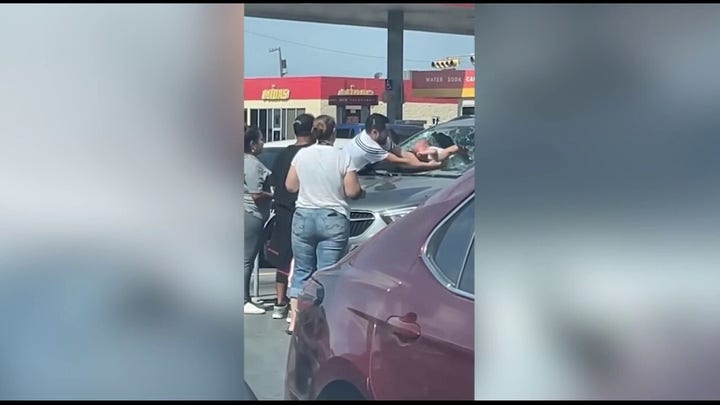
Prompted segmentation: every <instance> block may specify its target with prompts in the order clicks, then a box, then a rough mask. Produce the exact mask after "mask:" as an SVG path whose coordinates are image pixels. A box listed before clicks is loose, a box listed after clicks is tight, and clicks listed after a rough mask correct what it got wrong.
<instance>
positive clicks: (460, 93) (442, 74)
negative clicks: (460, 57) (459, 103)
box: [411, 70, 475, 98]
mask: <svg viewBox="0 0 720 405" xmlns="http://www.w3.org/2000/svg"><path fill="white" fill-rule="evenodd" d="M411 77H412V79H411V82H412V91H413V95H414V96H418V97H448V98H472V97H475V71H474V70H440V71H414V72H412V74H411Z"/></svg>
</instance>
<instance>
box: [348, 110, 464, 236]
mask: <svg viewBox="0 0 720 405" xmlns="http://www.w3.org/2000/svg"><path fill="white" fill-rule="evenodd" d="M438 137H445V138H446V139H447V138H449V139H451V140H452V142H453V143H455V144H456V145H458V146H459V147H460V148H461V149H463V150H464V153H463V154H462V155H455V156H452V157H451V158H450V159H449V160H448V162H447V164H446V165H445V166H444V167H443V168H441V169H438V170H433V171H429V172H421V173H417V172H413V171H409V170H404V169H401V168H399V167H396V166H393V165H391V164H388V163H386V162H380V163H377V164H375V165H373V166H369V167H366V168H365V169H364V170H362V171H361V172H360V182H361V184H362V186H363V188H364V189H365V190H366V191H367V194H366V196H365V197H364V198H362V199H359V200H354V201H351V202H350V210H351V213H350V221H351V222H350V248H351V249H354V248H355V247H357V246H359V245H360V244H362V243H363V242H365V241H366V240H368V239H370V238H371V237H373V235H375V234H376V233H378V232H379V231H380V230H382V229H383V228H385V227H386V226H388V225H389V224H391V223H392V222H393V221H395V220H397V219H399V218H402V217H403V216H405V215H407V214H408V213H410V212H412V211H413V210H414V209H415V208H417V207H418V206H420V205H422V204H423V203H424V202H425V201H426V200H427V199H428V198H430V196H432V195H433V194H435V193H437V192H438V191H440V190H442V189H443V188H445V187H447V186H448V185H449V184H450V183H452V181H453V180H454V179H457V178H458V177H460V176H461V175H462V174H464V173H465V172H467V171H468V170H473V169H474V167H475V165H474V155H475V118H474V117H472V116H471V117H461V118H458V119H454V120H451V121H447V122H445V123H442V124H439V125H436V126H434V127H432V128H428V129H425V130H422V131H420V132H418V133H417V134H415V135H413V136H411V137H410V138H408V139H407V140H406V141H405V142H403V143H401V144H400V147H402V148H403V149H406V150H411V149H412V147H413V146H414V145H415V143H416V142H417V141H419V140H423V139H425V140H429V141H430V143H431V144H437V142H436V139H437V138H438Z"/></svg>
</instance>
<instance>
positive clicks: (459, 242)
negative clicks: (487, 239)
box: [427, 197, 475, 288]
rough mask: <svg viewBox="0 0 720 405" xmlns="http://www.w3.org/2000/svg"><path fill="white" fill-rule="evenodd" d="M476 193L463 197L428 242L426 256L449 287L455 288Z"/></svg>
mask: <svg viewBox="0 0 720 405" xmlns="http://www.w3.org/2000/svg"><path fill="white" fill-rule="evenodd" d="M474 201H475V197H472V198H470V199H469V200H467V201H465V202H464V203H463V205H462V206H461V207H460V208H459V209H458V210H457V211H455V212H454V214H452V216H451V217H450V218H449V219H448V220H447V221H445V222H444V223H443V224H442V225H441V226H440V227H439V228H438V229H437V230H436V231H435V233H434V234H433V235H432V237H431V238H430V241H429V243H428V246H427V258H428V259H429V261H430V262H431V265H432V266H433V267H434V270H435V271H436V272H438V273H439V276H441V278H442V279H443V280H442V281H443V283H444V284H445V285H447V286H448V287H452V288H458V287H459V285H458V284H459V279H460V273H461V270H462V269H463V265H465V264H466V263H465V257H466V255H467V253H468V246H470V243H471V240H472V238H473V234H474V230H475V209H474V204H473V203H474Z"/></svg>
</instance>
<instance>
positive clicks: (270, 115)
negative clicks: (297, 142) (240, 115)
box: [245, 108, 305, 142]
mask: <svg viewBox="0 0 720 405" xmlns="http://www.w3.org/2000/svg"><path fill="white" fill-rule="evenodd" d="M304 113H305V109H304V108H261V109H256V108H251V109H245V122H247V123H249V124H250V125H254V126H257V127H258V128H260V130H261V131H262V132H263V134H265V138H266V139H267V142H272V141H282V140H286V139H295V132H294V131H293V121H295V118H296V117H297V116H298V115H300V114H304ZM248 120H249V121H248Z"/></svg>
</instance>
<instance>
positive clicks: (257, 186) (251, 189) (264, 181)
mask: <svg viewBox="0 0 720 405" xmlns="http://www.w3.org/2000/svg"><path fill="white" fill-rule="evenodd" d="M244 171H245V173H244V176H245V180H244V181H245V184H244V185H245V194H244V196H243V197H244V198H243V203H244V204H243V205H244V206H245V211H247V212H249V213H251V214H253V215H254V216H256V217H257V218H260V219H262V220H263V221H264V220H266V219H267V218H268V216H270V204H271V202H272V200H271V199H269V198H267V199H264V200H262V201H261V202H260V204H259V205H258V204H257V203H255V201H254V200H253V198H252V196H251V194H257V193H259V192H261V191H268V192H269V191H270V182H269V180H268V178H269V177H270V174H271V172H270V170H269V169H268V168H267V167H265V165H264V164H262V162H261V161H260V160H259V159H258V158H257V157H255V156H253V155H250V154H247V153H246V154H245V164H244Z"/></svg>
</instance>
